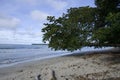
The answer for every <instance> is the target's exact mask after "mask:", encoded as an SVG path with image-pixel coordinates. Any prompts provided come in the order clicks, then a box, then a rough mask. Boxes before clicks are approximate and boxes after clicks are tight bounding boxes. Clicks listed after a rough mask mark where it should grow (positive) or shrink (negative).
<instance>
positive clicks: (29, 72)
mask: <svg viewBox="0 0 120 80" xmlns="http://www.w3.org/2000/svg"><path fill="white" fill-rule="evenodd" d="M86 53H87V52H86ZM0 80H120V52H114V51H105V52H104V51H103V52H89V54H79V53H77V54H73V55H68V56H62V57H56V58H51V59H45V60H38V61H31V62H27V63H20V64H17V65H14V66H9V67H4V68H0Z"/></svg>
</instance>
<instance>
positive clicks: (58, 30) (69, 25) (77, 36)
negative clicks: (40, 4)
mask: <svg viewBox="0 0 120 80" xmlns="http://www.w3.org/2000/svg"><path fill="white" fill-rule="evenodd" d="M93 10H95V9H94V8H90V7H88V6H87V7H79V8H70V9H68V11H67V14H63V16H62V17H59V18H58V19H56V18H55V17H52V16H49V17H48V18H47V20H48V21H49V22H50V23H46V24H45V26H46V27H45V28H43V29H42V31H43V32H44V33H45V34H44V37H43V40H44V41H49V47H52V48H54V49H55V50H59V49H62V50H65V49H67V50H70V51H73V50H76V49H80V48H81V47H83V46H86V45H87V44H88V43H89V42H90V37H91V35H92V30H93V29H94V25H93V23H94V18H95V16H94V15H95V13H94V12H95V11H93Z"/></svg>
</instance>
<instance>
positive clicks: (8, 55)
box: [0, 44, 105, 67]
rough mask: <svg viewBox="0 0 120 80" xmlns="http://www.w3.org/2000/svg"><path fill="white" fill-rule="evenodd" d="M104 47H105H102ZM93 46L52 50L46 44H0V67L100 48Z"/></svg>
mask: <svg viewBox="0 0 120 80" xmlns="http://www.w3.org/2000/svg"><path fill="white" fill-rule="evenodd" d="M102 49H105V48H102ZM102 49H94V48H93V47H84V48H82V49H81V50H80V51H79V50H77V51H74V52H68V51H61V50H59V51H54V50H51V49H50V48H48V45H15V44H14V45H13V44H0V67H5V66H10V65H14V64H18V63H22V62H27V61H33V60H41V59H46V58H52V57H57V56H63V55H68V54H72V53H75V52H84V51H94V50H102Z"/></svg>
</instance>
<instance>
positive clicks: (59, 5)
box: [47, 0, 68, 10]
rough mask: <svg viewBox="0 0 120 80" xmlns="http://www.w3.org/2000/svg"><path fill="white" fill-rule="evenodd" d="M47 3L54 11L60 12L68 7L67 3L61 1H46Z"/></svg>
mask: <svg viewBox="0 0 120 80" xmlns="http://www.w3.org/2000/svg"><path fill="white" fill-rule="evenodd" d="M47 3H48V4H49V5H50V6H52V7H53V8H54V9H56V10H62V9H64V8H65V7H66V6H67V5H68V3H67V2H65V1H63V0H47Z"/></svg>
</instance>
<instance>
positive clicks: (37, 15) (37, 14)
mask: <svg viewBox="0 0 120 80" xmlns="http://www.w3.org/2000/svg"><path fill="white" fill-rule="evenodd" d="M30 16H31V17H32V19H34V20H38V21H45V20H46V19H47V16H50V15H49V14H48V13H45V12H42V11H39V10H34V11H32V12H31V13H30Z"/></svg>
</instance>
